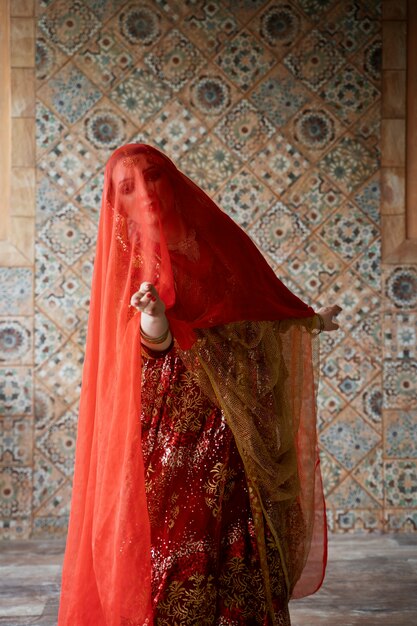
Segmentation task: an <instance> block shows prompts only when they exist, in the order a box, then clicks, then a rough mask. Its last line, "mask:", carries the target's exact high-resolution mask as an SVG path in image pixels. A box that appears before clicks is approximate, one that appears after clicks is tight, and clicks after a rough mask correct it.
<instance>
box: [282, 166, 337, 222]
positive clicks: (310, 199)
mask: <svg viewBox="0 0 417 626" xmlns="http://www.w3.org/2000/svg"><path fill="white" fill-rule="evenodd" d="M283 198H284V201H285V203H286V204H287V206H288V207H289V208H290V209H291V210H293V211H294V212H295V213H296V214H297V215H299V216H300V218H301V219H302V220H303V222H304V223H305V224H306V226H308V227H309V228H310V229H315V228H316V227H317V226H318V225H319V224H321V223H322V222H324V220H325V219H326V218H327V217H328V216H329V215H330V214H331V213H333V211H334V209H336V208H339V207H340V206H341V205H342V204H343V202H344V200H345V198H344V196H343V194H342V193H341V192H340V190H339V189H338V188H337V187H336V186H335V185H333V184H331V183H330V182H329V181H328V180H327V179H326V177H325V176H323V174H321V173H319V172H317V170H315V169H314V168H310V169H309V170H308V171H307V172H306V174H304V175H303V176H302V177H301V178H300V179H299V180H298V181H297V182H296V183H295V184H294V185H293V186H292V187H290V189H288V191H286V192H285V193H284V196H283Z"/></svg>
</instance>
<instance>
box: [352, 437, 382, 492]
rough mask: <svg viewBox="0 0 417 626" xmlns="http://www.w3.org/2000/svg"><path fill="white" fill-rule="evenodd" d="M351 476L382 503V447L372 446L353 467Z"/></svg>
mask: <svg viewBox="0 0 417 626" xmlns="http://www.w3.org/2000/svg"><path fill="white" fill-rule="evenodd" d="M352 476H353V478H355V480H357V481H358V483H360V484H361V485H362V486H363V487H364V488H365V489H366V491H367V492H368V493H370V494H371V496H373V497H374V498H375V500H377V502H379V503H380V504H382V502H383V499H384V481H383V464H382V447H378V448H374V449H373V450H372V451H371V452H370V453H369V454H368V455H367V456H366V457H365V458H364V459H363V461H361V462H360V464H359V465H358V467H356V468H355V470H354V471H353V472H352Z"/></svg>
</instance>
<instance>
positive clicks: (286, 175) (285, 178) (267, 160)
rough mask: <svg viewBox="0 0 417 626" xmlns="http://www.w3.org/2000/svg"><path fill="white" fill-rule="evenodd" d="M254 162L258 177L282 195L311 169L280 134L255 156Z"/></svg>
mask: <svg viewBox="0 0 417 626" xmlns="http://www.w3.org/2000/svg"><path fill="white" fill-rule="evenodd" d="M254 162H255V164H256V166H255V167H254V169H256V174H257V176H260V177H261V178H262V179H263V180H264V181H265V182H266V183H267V184H268V185H269V186H270V187H271V189H272V191H274V192H275V193H277V194H280V195H281V194H283V193H284V191H286V190H287V189H288V187H290V186H291V185H293V184H294V183H295V182H296V181H297V180H298V179H299V178H300V176H301V175H302V174H303V173H304V172H305V171H306V170H307V168H308V167H309V162H308V161H307V160H306V159H305V158H304V157H303V155H302V154H300V152H298V150H297V149H296V148H294V146H292V145H291V144H290V143H289V142H288V140H287V139H286V138H285V137H283V136H282V135H280V134H279V133H276V134H275V135H274V137H273V138H272V139H270V140H269V142H268V143H267V144H266V145H265V146H264V147H263V148H262V150H260V151H259V152H257V153H256V154H255V156H254Z"/></svg>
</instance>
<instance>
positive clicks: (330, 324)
mask: <svg viewBox="0 0 417 626" xmlns="http://www.w3.org/2000/svg"><path fill="white" fill-rule="evenodd" d="M341 310H342V307H340V306H338V305H337V304H334V305H333V306H323V307H321V309H318V310H317V311H316V313H317V315H320V316H321V317H322V319H323V322H324V328H323V330H327V331H330V330H338V328H339V324H336V322H334V321H333V318H334V317H336V316H337V315H339V313H340V311H341Z"/></svg>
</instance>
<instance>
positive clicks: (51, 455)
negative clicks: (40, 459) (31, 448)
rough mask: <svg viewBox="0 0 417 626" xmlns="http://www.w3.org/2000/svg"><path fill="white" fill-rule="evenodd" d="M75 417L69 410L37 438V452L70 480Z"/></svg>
mask: <svg viewBox="0 0 417 626" xmlns="http://www.w3.org/2000/svg"><path fill="white" fill-rule="evenodd" d="M76 435H77V415H76V414H75V413H74V412H73V411H71V410H69V411H67V412H66V413H64V414H63V415H61V417H59V418H58V419H57V420H56V421H55V422H53V424H51V426H50V427H49V428H48V429H47V430H46V431H45V432H44V433H43V434H42V435H41V436H40V437H38V438H37V441H36V445H37V447H38V448H39V450H40V451H41V452H42V453H43V454H44V455H45V457H46V458H48V459H50V461H52V463H53V464H54V466H55V467H57V468H58V469H59V470H60V472H62V474H64V475H65V476H67V477H69V478H71V477H72V474H73V472H74V453H75V440H76Z"/></svg>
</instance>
